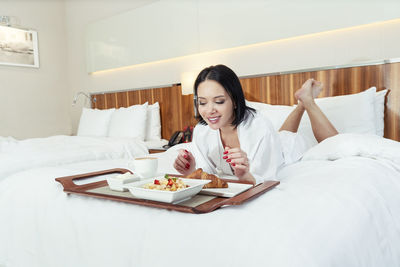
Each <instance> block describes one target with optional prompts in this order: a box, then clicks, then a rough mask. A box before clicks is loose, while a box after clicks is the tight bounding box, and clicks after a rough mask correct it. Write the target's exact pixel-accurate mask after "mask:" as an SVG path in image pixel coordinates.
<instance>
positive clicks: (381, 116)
mask: <svg viewBox="0 0 400 267" xmlns="http://www.w3.org/2000/svg"><path fill="white" fill-rule="evenodd" d="M387 92H388V90H387V89H385V90H381V91H379V92H376V94H375V126H376V134H377V135H379V136H383V134H384V128H385V96H386V94H387Z"/></svg>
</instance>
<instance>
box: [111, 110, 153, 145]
mask: <svg viewBox="0 0 400 267" xmlns="http://www.w3.org/2000/svg"><path fill="white" fill-rule="evenodd" d="M146 117H147V103H145V104H144V105H133V106H130V107H128V108H119V109H117V110H115V112H114V113H113V114H112V117H111V121H110V127H109V129H108V136H110V137H128V138H136V139H139V140H142V141H144V137H145V134H146Z"/></svg>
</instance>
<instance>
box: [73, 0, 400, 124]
mask: <svg viewBox="0 0 400 267" xmlns="http://www.w3.org/2000/svg"><path fill="white" fill-rule="evenodd" d="M369 1H373V0H369ZM384 2H385V6H384V8H382V9H381V10H380V12H385V9H388V8H390V6H391V3H394V4H396V3H395V2H393V1H389V0H387V1H384ZM271 3H275V4H279V1H272V2H271ZM332 3H334V1H332ZM304 4H305V5H308V6H309V9H310V10H312V8H313V1H312V0H308V1H305V3H304ZM130 6H131V3H127V2H126V1H125V0H114V1H112V5H109V4H108V3H106V2H96V5H91V1H88V0H87V1H79V2H78V1H74V2H69V3H68V2H67V5H66V11H67V12H66V17H67V28H68V32H67V33H68V39H69V49H70V50H71V51H74V53H73V54H70V56H69V59H70V60H71V61H70V62H69V64H68V73H69V81H70V90H71V91H70V92H71V97H72V95H73V94H74V93H75V92H76V91H78V90H86V91H88V92H102V91H114V90H123V89H131V88H145V87H151V86H160V85H169V84H173V83H179V82H180V74H181V73H182V72H185V71H198V70H201V69H202V68H204V67H205V66H208V65H212V64H218V63H222V64H226V65H228V66H230V67H232V69H233V70H234V71H235V72H236V73H237V74H238V75H239V76H247V75H255V74H264V73H272V72H279V71H289V70H296V69H304V68H313V67H321V66H333V65H344V64H352V63H359V62H365V61H370V60H379V59H387V58H399V57H400V49H398V47H399V45H400V20H396V21H392V22H388V23H382V24H374V25H371V26H365V27H360V28H353V29H350V30H338V31H333V32H326V33H323V34H316V35H308V36H304V37H299V38H293V39H287V40H282V41H273V42H267V43H262V44H257V45H251V46H246V47H241V48H232V49H226V50H220V51H214V52H208V53H202V54H197V55H192V56H185V57H179V58H175V59H170V60H164V61H159V62H153V63H145V64H140V65H135V66H131V67H125V68H121V69H116V70H110V71H103V72H98V73H94V74H87V73H86V72H85V70H86V64H85V53H86V51H85V43H84V40H85V35H84V34H85V26H87V25H88V23H89V22H93V21H96V19H103V18H106V17H108V16H112V15H114V14H117V13H118V12H123V11H126V10H129V8H130ZM326 12H329V10H327V11H326ZM353 15H354V16H363V14H357V13H355V14H353ZM318 16H320V14H316V16H313V15H312V14H311V15H310V14H309V15H308V16H302V15H299V19H303V20H304V19H307V20H309V21H310V23H318V20H316V19H315V18H316V17H318ZM337 18H338V19H340V14H338V16H337ZM275 23H279V22H275ZM291 26H293V25H283V26H282V27H291ZM249 30H250V29H249ZM266 34H267V33H266ZM222 36H223V35H221V38H222ZM80 112H81V110H80V108H74V109H71V119H72V126H73V129H74V131H76V128H77V125H78V121H79V115H80Z"/></svg>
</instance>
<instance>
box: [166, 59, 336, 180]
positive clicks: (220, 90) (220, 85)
mask: <svg viewBox="0 0 400 267" xmlns="http://www.w3.org/2000/svg"><path fill="white" fill-rule="evenodd" d="M321 90H322V85H321V83H320V82H317V81H314V80H313V79H309V80H307V81H306V82H305V83H304V84H303V86H302V88H301V89H299V90H298V91H297V92H296V94H295V97H296V98H297V99H298V102H299V104H298V105H297V107H296V109H295V110H294V111H293V112H292V113H291V114H290V115H289V116H288V118H287V119H286V121H285V122H284V123H283V125H282V127H281V129H280V132H279V133H276V132H275V131H274V129H273V127H272V125H271V123H270V122H269V120H268V119H266V118H265V117H263V116H262V115H259V114H257V113H256V111H255V110H254V109H252V108H250V107H248V106H246V103H245V98H244V94H243V90H242V86H241V84H240V81H239V78H238V77H237V76H236V74H235V73H234V72H233V71H232V70H231V69H230V68H228V67H226V66H224V65H216V66H211V67H208V68H205V69H204V70H202V71H201V72H200V74H199V75H198V77H197V79H196V81H195V84H194V95H195V97H196V98H197V109H198V112H199V114H200V118H199V123H198V124H197V126H196V127H195V129H194V132H193V142H192V149H191V152H189V151H187V150H181V151H179V154H178V157H177V158H176V160H175V162H174V167H175V169H176V170H177V171H179V172H180V173H181V174H183V175H188V174H190V173H191V172H193V171H194V170H195V169H196V168H203V170H204V171H206V172H209V173H217V174H219V175H221V174H224V173H225V174H229V175H235V176H237V177H238V178H239V179H240V180H243V181H247V182H251V183H253V184H256V183H261V182H263V181H264V180H268V179H273V178H274V177H275V174H276V171H277V170H278V168H279V167H280V166H282V165H283V164H284V163H289V162H290V161H292V160H288V158H290V156H289V154H290V153H292V152H291V151H289V152H286V150H287V149H284V147H282V144H281V139H282V138H283V139H287V138H292V139H293V138H294V139H295V138H297V137H296V134H293V133H295V132H297V129H298V126H299V123H300V120H301V117H302V115H303V113H304V111H307V113H308V115H309V117H310V121H311V124H312V129H313V132H314V135H315V137H316V139H317V141H318V142H321V141H322V140H324V139H325V138H328V137H330V136H333V135H335V134H337V131H336V129H335V128H334V127H333V126H332V124H331V123H330V122H329V121H328V119H327V118H326V117H325V115H324V114H323V113H322V112H321V110H320V109H319V107H318V106H317V105H316V104H315V102H314V98H315V97H316V96H317V95H318V94H319V93H320V92H321ZM289 132H291V134H288V133H289ZM279 135H281V137H280V136H279ZM283 143H285V142H283ZM285 154H287V155H285ZM292 154H293V153H292ZM298 154H299V153H298ZM297 159H298V158H297Z"/></svg>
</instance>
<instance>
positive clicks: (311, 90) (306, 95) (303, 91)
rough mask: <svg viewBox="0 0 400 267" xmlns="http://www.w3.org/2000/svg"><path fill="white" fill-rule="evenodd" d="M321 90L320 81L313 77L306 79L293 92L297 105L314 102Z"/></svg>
mask: <svg viewBox="0 0 400 267" xmlns="http://www.w3.org/2000/svg"><path fill="white" fill-rule="evenodd" d="M321 91H322V83H321V82H319V81H315V80H314V79H308V80H307V81H306V82H305V83H304V84H303V85H302V86H301V88H300V89H298V90H297V91H296V93H295V94H294V96H295V98H296V99H297V100H298V102H299V105H308V104H310V103H314V98H316V97H317V96H318V95H319V94H320V93H321Z"/></svg>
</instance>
